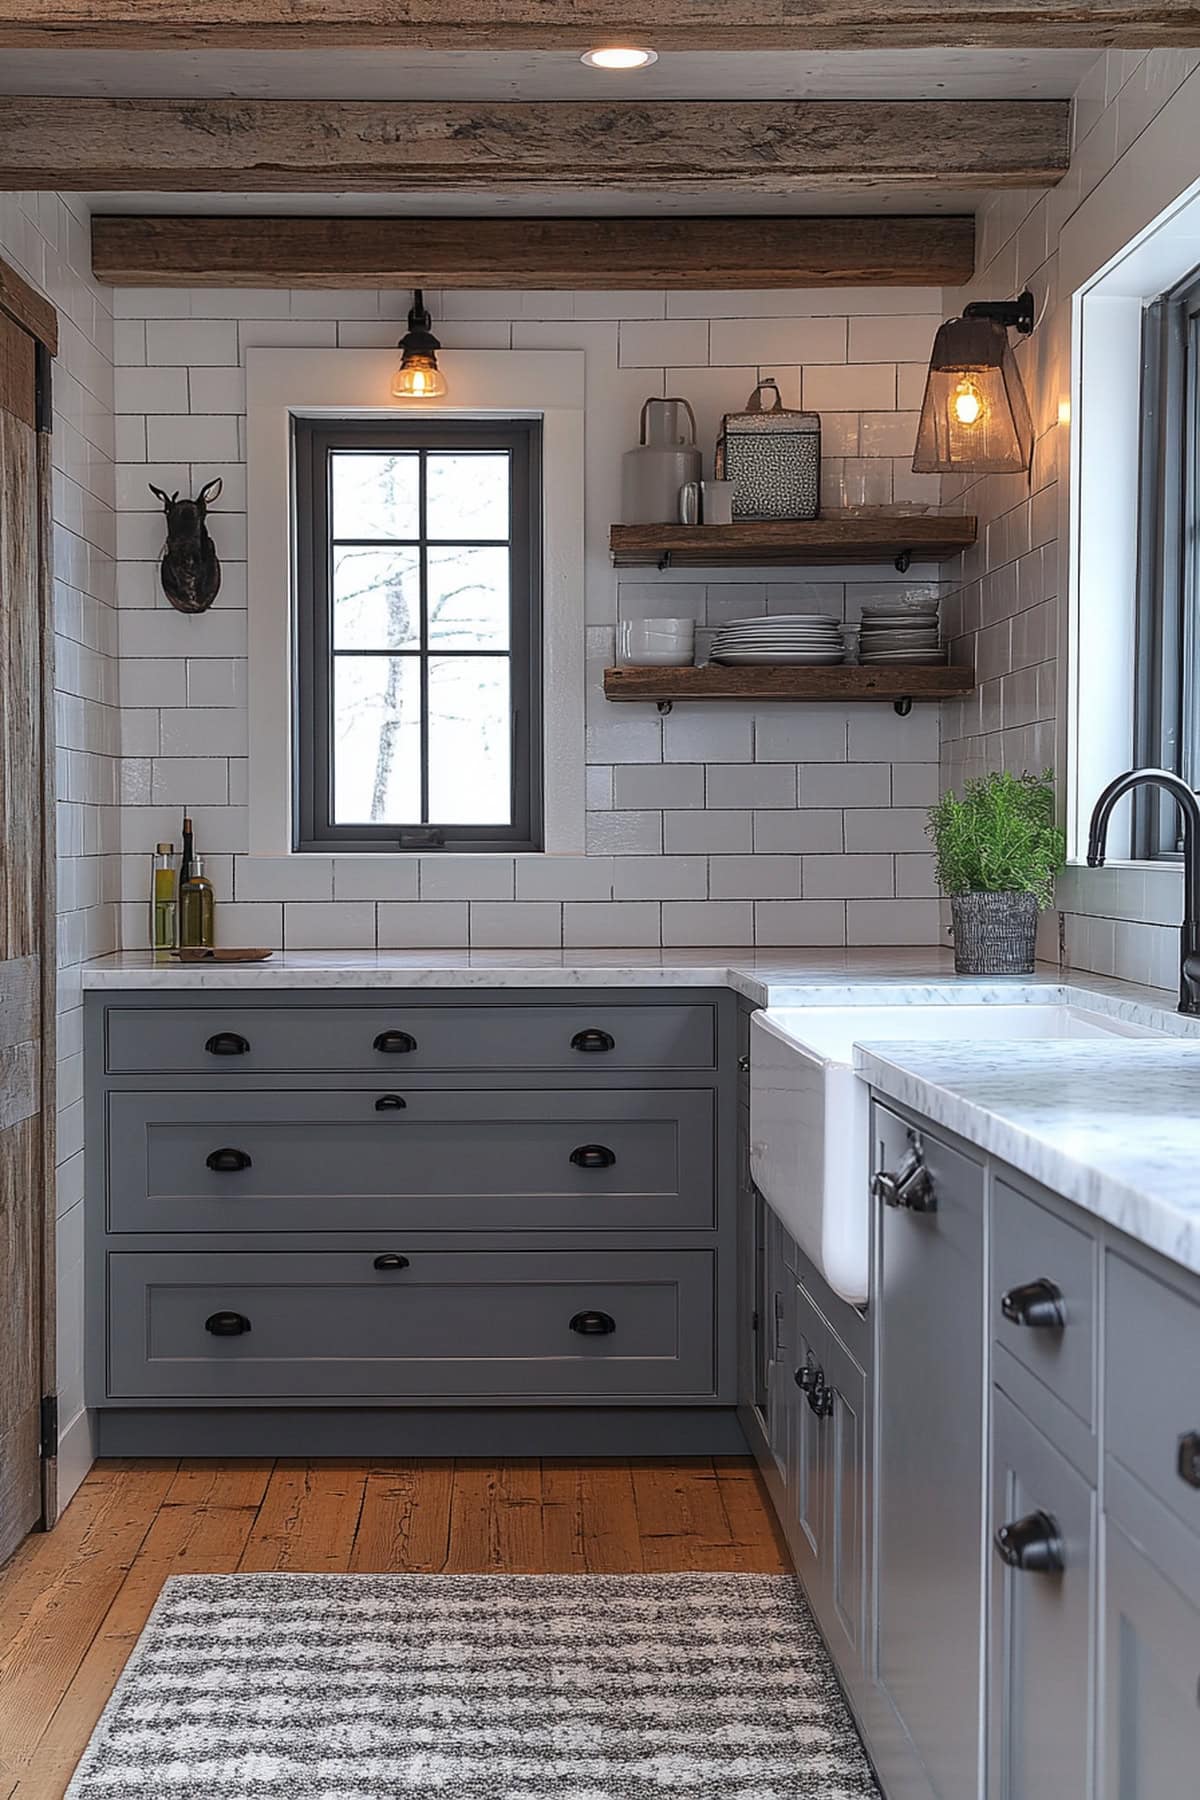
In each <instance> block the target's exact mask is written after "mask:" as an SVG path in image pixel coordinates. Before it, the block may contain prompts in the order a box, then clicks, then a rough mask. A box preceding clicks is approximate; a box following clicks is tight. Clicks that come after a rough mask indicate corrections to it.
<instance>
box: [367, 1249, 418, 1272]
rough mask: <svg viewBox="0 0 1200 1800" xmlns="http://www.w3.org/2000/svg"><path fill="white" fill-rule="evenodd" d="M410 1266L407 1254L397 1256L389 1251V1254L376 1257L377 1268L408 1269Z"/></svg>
mask: <svg viewBox="0 0 1200 1800" xmlns="http://www.w3.org/2000/svg"><path fill="white" fill-rule="evenodd" d="M409 1266H410V1265H409V1260H408V1258H407V1256H397V1255H395V1254H394V1253H393V1252H389V1254H388V1255H387V1256H377V1257H376V1258H375V1267H376V1268H377V1269H407V1268H408V1267H409Z"/></svg>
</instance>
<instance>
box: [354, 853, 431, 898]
mask: <svg viewBox="0 0 1200 1800" xmlns="http://www.w3.org/2000/svg"><path fill="white" fill-rule="evenodd" d="M419 868H420V865H419V863H418V861H417V858H416V857H415V856H336V857H334V859H333V897H334V899H335V900H415V899H416V898H417V893H418V886H419V873H418V871H419Z"/></svg>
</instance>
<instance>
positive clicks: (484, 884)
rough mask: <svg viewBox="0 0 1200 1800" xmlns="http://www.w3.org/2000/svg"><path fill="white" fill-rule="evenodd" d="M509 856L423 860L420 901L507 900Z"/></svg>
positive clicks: (510, 880) (510, 890)
mask: <svg viewBox="0 0 1200 1800" xmlns="http://www.w3.org/2000/svg"><path fill="white" fill-rule="evenodd" d="M514 879H515V878H514V873H513V859H512V857H511V856H448V857H436V856H423V857H422V858H421V898H422V900H511V899H512V898H513V891H514Z"/></svg>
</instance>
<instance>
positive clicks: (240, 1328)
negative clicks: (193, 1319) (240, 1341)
mask: <svg viewBox="0 0 1200 1800" xmlns="http://www.w3.org/2000/svg"><path fill="white" fill-rule="evenodd" d="M204 1329H205V1331H211V1332H212V1334H213V1336H214V1337H241V1336H242V1334H243V1332H247V1331H249V1329H250V1321H249V1319H248V1318H247V1317H246V1315H245V1313H239V1312H215V1313H209V1315H208V1317H207V1319H205V1321H204Z"/></svg>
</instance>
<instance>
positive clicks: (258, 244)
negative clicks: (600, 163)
mask: <svg viewBox="0 0 1200 1800" xmlns="http://www.w3.org/2000/svg"><path fill="white" fill-rule="evenodd" d="M974 258H975V221H974V219H972V218H958V217H940V216H939V217H935V218H898V217H895V216H891V215H889V216H887V217H884V218H871V217H858V216H856V217H852V218H807V219H788V218H778V217H767V218H745V217H742V216H739V217H736V218H707V219H692V218H652V219H646V218H636V219H611V218H602V219H511V218H504V219H497V218H489V219H422V218H394V217H393V218H386V219H382V218H368V219H361V218H307V217H301V218H296V217H286V218H253V217H245V216H239V217H226V218H209V217H201V218H197V217H195V216H190V215H183V216H179V215H175V216H169V217H162V216H156V215H151V214H146V213H132V214H97V215H96V216H95V217H94V218H93V219H92V268H93V271H94V272H95V275H96V277H97V279H98V280H100V281H107V282H111V283H112V284H113V285H114V286H122V285H125V286H133V287H144V286H151V287H204V286H210V287H264V288H271V287H275V288H288V287H302V288H321V287H325V288H352V287H363V288H376V287H378V288H410V287H429V288H444V287H453V288H576V289H587V288H591V289H596V288H600V289H604V288H664V287H667V288H770V287H828V286H838V285H853V286H868V285H872V286H874V285H879V286H887V285H891V286H897V285H898V286H902V287H924V286H930V287H940V286H957V285H958V284H960V283H962V282H966V281H969V280H970V278H971V275H972V273H973V272H974Z"/></svg>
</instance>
